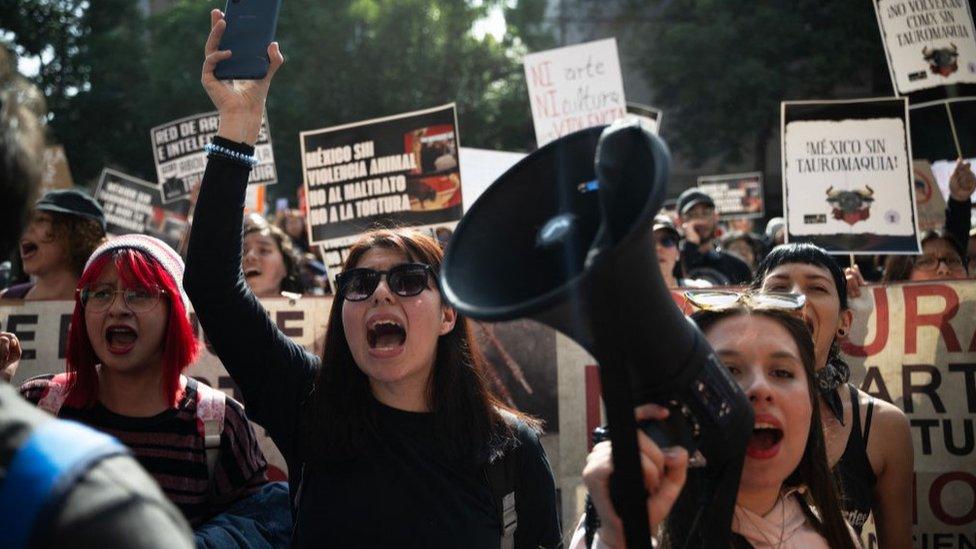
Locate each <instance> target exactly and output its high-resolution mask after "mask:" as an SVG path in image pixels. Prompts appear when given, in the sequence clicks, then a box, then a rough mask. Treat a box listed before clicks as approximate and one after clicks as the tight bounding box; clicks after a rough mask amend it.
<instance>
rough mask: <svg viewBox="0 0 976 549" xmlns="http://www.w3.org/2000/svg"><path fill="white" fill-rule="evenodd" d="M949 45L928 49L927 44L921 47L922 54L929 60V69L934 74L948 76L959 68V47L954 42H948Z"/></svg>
mask: <svg viewBox="0 0 976 549" xmlns="http://www.w3.org/2000/svg"><path fill="white" fill-rule="evenodd" d="M949 45H950V46H951V47H948V48H939V49H935V50H933V49H929V47H928V46H925V47H924V48H922V56H923V57H924V58H925V60H926V61H928V62H929V70H931V71H932V72H933V73H934V74H941V75H942V76H946V77H947V76H949V75H950V74H952V73H954V72H956V71H957V70H959V64H958V63H957V60H958V59H959V48H957V47H956V45H955V44H953V43H951V42H950V43H949Z"/></svg>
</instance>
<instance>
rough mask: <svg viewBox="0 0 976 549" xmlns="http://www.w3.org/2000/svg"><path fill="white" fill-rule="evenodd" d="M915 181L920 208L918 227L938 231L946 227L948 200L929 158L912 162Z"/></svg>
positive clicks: (922, 229) (916, 197)
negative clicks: (940, 188) (943, 194)
mask: <svg viewBox="0 0 976 549" xmlns="http://www.w3.org/2000/svg"><path fill="white" fill-rule="evenodd" d="M912 175H913V179H914V181H915V205H916V207H917V208H918V229H919V230H920V231H938V230H942V229H943V228H944V227H945V209H946V201H945V198H944V197H943V196H942V191H941V190H939V183H938V182H937V181H936V179H935V174H934V173H932V164H930V163H929V161H928V160H915V161H914V162H912Z"/></svg>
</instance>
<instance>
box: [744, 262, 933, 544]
mask: <svg viewBox="0 0 976 549" xmlns="http://www.w3.org/2000/svg"><path fill="white" fill-rule="evenodd" d="M752 287H753V288H754V289H757V290H762V291H764V292H795V293H801V294H803V295H805V296H806V305H805V306H804V308H803V319H804V321H805V322H806V323H807V325H808V326H809V327H810V329H811V331H812V332H813V339H814V346H815V351H816V364H815V371H816V381H817V387H818V388H819V390H820V397H821V404H820V407H821V417H822V418H823V427H824V433H825V437H826V440H827V459H828V462H829V463H830V465H831V467H834V468H835V469H836V470H837V472H838V473H839V478H840V481H841V485H842V490H841V491H842V493H843V508H844V514H845V517H846V518H847V520H848V522H850V523H851V525H852V526H853V527H854V528H855V530H857V531H858V532H860V530H861V528H862V527H863V525H864V522H865V521H866V520H867V518H868V515H869V514H871V513H872V512H873V513H874V520H875V524H876V526H877V533H878V543H879V545H880V546H881V547H886V548H887V547H893V548H896V549H897V548H908V547H911V540H912V529H911V525H912V501H914V500H913V498H912V478H913V476H912V475H913V466H914V453H913V450H912V439H911V432H910V429H909V425H908V419H907V418H906V417H905V414H904V413H903V412H902V411H901V410H900V409H899V408H898V407H896V406H894V405H893V404H890V403H888V402H885V401H883V400H880V399H876V398H874V397H872V396H870V395H868V394H867V393H865V392H863V391H860V390H858V389H857V387H855V386H854V385H852V384H850V383H849V380H850V368H849V367H848V365H847V364H846V363H845V362H844V361H843V360H842V359H841V358H840V343H839V342H840V341H841V340H843V339H844V338H845V337H847V336H848V334H849V333H850V330H851V323H852V321H853V313H852V311H851V309H850V308H849V307H848V301H847V300H848V282H847V280H846V278H845V274H844V272H843V271H841V269H840V267H839V266H838V265H837V263H836V262H835V261H834V259H833V258H832V257H830V256H829V255H828V254H827V253H826V252H825V251H824V250H823V249H822V248H819V247H817V246H814V245H812V244H805V243H790V244H783V245H781V246H777V247H776V248H773V250H772V251H771V252H770V253H769V255H767V256H766V258H765V259H764V260H763V261H762V263H760V264H759V267H758V269H757V271H756V278H755V279H754V280H753V283H752Z"/></svg>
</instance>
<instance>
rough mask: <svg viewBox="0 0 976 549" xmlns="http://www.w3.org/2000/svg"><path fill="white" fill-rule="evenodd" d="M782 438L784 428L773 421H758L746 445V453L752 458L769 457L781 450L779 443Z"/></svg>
mask: <svg viewBox="0 0 976 549" xmlns="http://www.w3.org/2000/svg"><path fill="white" fill-rule="evenodd" d="M782 440H783V430H782V429H780V428H779V427H776V426H775V425H773V424H771V423H765V422H759V421H757V422H756V425H755V427H753V428H752V436H750V437H749V442H748V444H747V445H746V454H747V455H748V456H749V457H751V458H756V459H769V458H771V457H773V456H775V455H776V454H777V453H778V452H779V443H780V441H782Z"/></svg>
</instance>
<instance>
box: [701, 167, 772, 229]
mask: <svg viewBox="0 0 976 549" xmlns="http://www.w3.org/2000/svg"><path fill="white" fill-rule="evenodd" d="M698 188H699V189H700V190H701V191H702V192H704V193H705V194H707V195H708V196H710V197H711V199H712V201H713V202H715V210H716V211H717V212H718V217H719V219H722V220H729V219H758V218H761V217H765V216H766V208H765V203H764V196H763V176H762V173H760V172H751V173H737V174H731V175H709V176H703V177H699V178H698Z"/></svg>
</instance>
